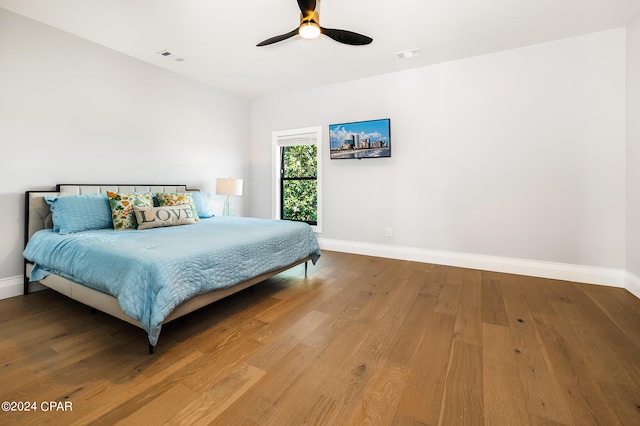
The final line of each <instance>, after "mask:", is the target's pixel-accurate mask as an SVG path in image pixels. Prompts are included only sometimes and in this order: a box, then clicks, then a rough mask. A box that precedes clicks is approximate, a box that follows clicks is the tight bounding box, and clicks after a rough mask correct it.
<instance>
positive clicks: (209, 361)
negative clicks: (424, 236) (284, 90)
mask: <svg viewBox="0 0 640 426" xmlns="http://www.w3.org/2000/svg"><path fill="white" fill-rule="evenodd" d="M0 401H14V402H16V403H24V402H30V403H35V405H36V408H37V411H31V412H0V424H3V425H5V424H20V425H31V424H33V425H36V424H37V425H40V424H65V425H71V424H77V425H83V424H97V425H101V424H104V425H111V424H116V423H117V424H132V425H143V424H154V425H157V424H214V425H302V424H315V425H353V424H371V425H431V426H435V425H457V424H461V425H485V424H486V425H535V426H538V425H579V426H584V425H607V426H609V425H632V424H640V300H638V299H636V298H635V297H634V296H633V295H631V294H630V293H628V292H627V291H626V290H624V289H620V288H609V287H601V286H594V285H586V284H576V283H571V282H565V281H555V280H548V279H540V278H533V277H522V276H515V275H508V274H501V273H495V272H485V271H477V270H470V269H462V268H454V267H446V266H440V265H432V264H424V263H416V262H407V261H399V260H390V259H381V258H375V257H366V256H357V255H350V254H344V253H335V252H328V251H325V252H323V255H322V258H321V259H320V261H319V262H318V264H317V265H316V266H314V267H310V269H309V276H308V277H307V278H306V279H305V278H304V268H303V267H302V266H299V267H297V268H295V269H293V270H291V271H287V272H285V273H283V274H280V275H278V276H276V277H274V278H272V279H270V280H268V281H266V282H264V283H261V284H259V285H257V286H256V287H254V288H252V289H248V290H245V291H243V292H241V293H239V294H236V295H233V296H230V297H229V298H227V299H224V300H222V301H220V302H217V303H215V304H214V305H212V306H209V307H207V308H204V309H202V310H200V311H197V312H194V313H192V314H190V315H188V316H186V317H184V318H181V319H179V320H176V321H174V322H172V323H170V324H167V325H165V326H164V328H163V330H162V333H161V335H160V340H159V343H158V346H157V347H156V350H155V353H154V354H153V355H148V353H147V344H146V335H145V333H144V332H143V331H142V330H140V329H138V328H136V327H133V326H131V325H129V324H127V323H125V322H123V321H119V320H117V319H114V318H111V317H109V316H108V315H105V314H103V313H96V314H91V313H90V310H89V309H88V308H87V307H86V306H84V305H81V304H79V303H77V302H74V301H71V300H69V299H67V298H65V297H63V296H61V295H58V294H57V293H54V292H52V291H49V290H47V291H42V292H37V293H34V294H30V295H28V296H20V297H15V298H12V299H7V300H1V301H0ZM50 401H55V402H56V404H51V403H50ZM65 403H67V405H66V407H67V411H62V410H60V408H64V407H65V405H64V404H65ZM31 407H33V405H31ZM69 407H70V408H71V409H72V410H71V411H69V410H68V408H69ZM46 409H48V411H45V410H46ZM58 410H59V411H58Z"/></svg>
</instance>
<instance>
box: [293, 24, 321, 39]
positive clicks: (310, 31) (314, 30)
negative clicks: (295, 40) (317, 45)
mask: <svg viewBox="0 0 640 426" xmlns="http://www.w3.org/2000/svg"><path fill="white" fill-rule="evenodd" d="M298 34H300V37H302V38H304V39H307V40H311V39H314V38H316V37H318V36H319V35H320V27H319V26H318V24H316V23H315V22H304V23H302V24H301V25H300V28H298Z"/></svg>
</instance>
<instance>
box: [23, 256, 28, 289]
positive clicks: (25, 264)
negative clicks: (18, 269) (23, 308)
mask: <svg viewBox="0 0 640 426" xmlns="http://www.w3.org/2000/svg"><path fill="white" fill-rule="evenodd" d="M23 279H24V282H23V286H24V287H23V289H22V294H23V295H27V294H29V277H27V262H26V261H25V262H24V276H23Z"/></svg>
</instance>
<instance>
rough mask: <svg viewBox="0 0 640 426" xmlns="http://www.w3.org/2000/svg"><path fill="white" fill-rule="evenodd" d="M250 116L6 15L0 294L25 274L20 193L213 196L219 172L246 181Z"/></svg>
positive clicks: (242, 103) (225, 98) (0, 50)
mask: <svg viewBox="0 0 640 426" xmlns="http://www.w3.org/2000/svg"><path fill="white" fill-rule="evenodd" d="M249 120H250V108H249V102H248V101H246V100H242V99H240V98H237V97H235V96H231V95H228V94H225V93H222V92H220V91H217V90H214V89H212V88H210V87H208V86H205V85H202V84H199V83H197V82H194V81H192V80H189V79H186V78H183V77H180V76H178V75H177V74H174V73H171V72H168V71H165V70H162V69H160V68H158V67H155V66H153V65H150V64H147V63H144V62H141V61H139V60H137V59H133V58H131V57H129V56H126V55H123V54H120V53H118V52H115V51H112V50H110V49H107V48H104V47H102V46H99V45H97V44H93V43H91V42H88V41H86V40H83V39H81V38H78V37H75V36H72V35H70V34H68V33H65V32H62V31H59V30H56V29H53V28H51V27H48V26H45V25H43V24H40V23H38V22H35V21H32V20H29V19H26V18H24V17H21V16H19V15H16V14H13V13H10V12H8V11H6V10H4V9H0V206H1V209H0V235H2V238H0V287H2V286H3V283H4V284H7V282H8V281H7V280H13V279H14V278H18V276H19V275H21V274H22V255H21V254H22V249H23V223H24V211H23V210H24V207H23V203H24V201H23V198H24V191H26V190H34V189H53V185H55V184H56V183H111V182H112V183H157V184H172V183H181V184H182V183H184V184H187V185H189V186H190V187H195V188H200V189H202V190H205V191H212V192H215V178H216V177H220V176H222V177H227V176H234V177H245V178H246V177H247V176H248V175H249V167H248V162H249V149H250V145H249V142H250V133H249V124H250V123H249ZM245 172H246V173H245ZM217 198H218V197H216V202H218V201H219V204H220V206H221V204H222V202H223V199H220V200H217ZM237 206H238V207H239V209H243V208H244V209H245V211H248V197H244V198H242V199H239V200H238V204H237ZM220 209H221V207H220ZM0 293H1V288H0Z"/></svg>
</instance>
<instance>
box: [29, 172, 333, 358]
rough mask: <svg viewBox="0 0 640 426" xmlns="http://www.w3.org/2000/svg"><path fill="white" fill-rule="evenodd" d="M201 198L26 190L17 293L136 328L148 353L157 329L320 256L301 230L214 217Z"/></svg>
mask: <svg viewBox="0 0 640 426" xmlns="http://www.w3.org/2000/svg"><path fill="white" fill-rule="evenodd" d="M107 194H108V195H107ZM203 195H205V194H203V193H200V192H198V191H194V190H190V189H188V188H187V186H186V185H95V184H91V185H66V184H65V185H57V186H56V190H55V191H27V192H26V193H25V214H26V220H25V250H24V253H23V255H24V258H25V273H24V276H25V282H24V293H25V294H27V293H28V292H29V283H30V282H39V283H40V284H42V285H44V286H46V287H48V288H51V289H53V290H55V291H57V292H59V293H62V294H64V295H66V296H68V297H70V298H72V299H74V300H77V301H79V302H81V303H83V304H85V305H88V306H90V307H91V308H93V309H96V310H99V311H102V312H105V313H107V314H110V315H112V316H114V317H117V318H120V319H122V320H124V321H127V322H129V323H131V324H133V325H135V326H137V327H140V328H142V329H144V330H145V331H146V332H147V336H148V341H149V352H150V353H152V352H153V348H154V347H155V346H156V344H157V342H158V338H159V336H160V330H161V328H162V325H163V324H166V323H168V322H170V321H172V320H174V319H176V318H179V317H181V316H183V315H186V314H188V313H190V312H193V311H194V310H196V309H199V308H202V307H204V306H206V305H208V304H210V303H213V302H215V301H216V300H220V299H221V298H223V297H226V296H228V295H230V294H233V293H236V292H238V291H241V290H243V289H245V288H248V287H250V286H252V285H254V284H257V283H260V282H262V281H264V280H266V279H267V278H269V277H271V276H274V275H276V274H278V273H280V272H283V271H285V270H287V269H289V268H292V267H294V266H297V265H300V264H304V267H305V276H306V274H307V264H308V261H312V262H313V263H314V264H315V262H316V261H317V260H318V258H319V257H320V248H319V246H318V242H317V240H316V238H315V235H314V234H313V231H312V230H311V227H310V226H309V225H307V224H306V223H301V222H289V221H280V220H267V219H255V218H231V217H223V216H214V215H211V214H210V212H208V211H207V207H208V206H206V205H205V206H202V198H203ZM149 197H151V199H152V201H153V204H152V205H148V204H147V203H148V202H149ZM105 200H106V201H105ZM158 200H160V201H158ZM185 200H186V201H185ZM205 200H206V198H205ZM105 203H106V204H105ZM199 203H200V205H198V204H199ZM134 204H135V206H134ZM138 204H139V205H138ZM105 206H106V207H105ZM122 206H125V207H126V208H125V210H126V211H120V210H121V207H122ZM134 207H135V214H133V213H132V212H134ZM196 207H197V208H196ZM127 209H128V210H127ZM107 214H108V215H109V218H108V220H107V218H105V215H107ZM117 215H120V216H118V217H116V216H117ZM132 215H133V216H132ZM132 217H135V218H137V220H136V219H135V218H134V219H132ZM122 218H125V219H126V221H128V222H126V221H125V220H124V219H122ZM120 219H122V221H121V222H119V221H118V220H120ZM156 219H157V220H156ZM165 220H166V221H165ZM163 221H165V222H163ZM176 221H177V222H176ZM123 224H124V225H123ZM158 224H159V225H158Z"/></svg>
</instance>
